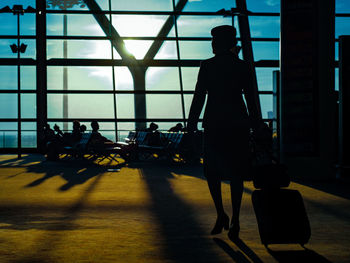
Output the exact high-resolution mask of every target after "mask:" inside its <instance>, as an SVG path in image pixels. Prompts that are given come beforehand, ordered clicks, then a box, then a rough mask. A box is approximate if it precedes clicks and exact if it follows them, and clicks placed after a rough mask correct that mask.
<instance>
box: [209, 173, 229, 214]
mask: <svg viewBox="0 0 350 263" xmlns="http://www.w3.org/2000/svg"><path fill="white" fill-rule="evenodd" d="M207 181H208V187H209V191H210V195H211V198H212V199H213V201H214V205H215V209H216V213H217V215H218V217H220V216H222V215H224V214H225V211H224V207H223V205H222V196H221V180H220V179H219V178H218V177H216V176H207Z"/></svg>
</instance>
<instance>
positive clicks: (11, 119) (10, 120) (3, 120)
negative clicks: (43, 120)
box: [0, 118, 37, 122]
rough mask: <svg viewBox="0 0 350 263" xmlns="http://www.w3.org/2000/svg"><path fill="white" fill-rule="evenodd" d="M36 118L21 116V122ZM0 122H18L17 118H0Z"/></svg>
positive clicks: (31, 120)
mask: <svg viewBox="0 0 350 263" xmlns="http://www.w3.org/2000/svg"><path fill="white" fill-rule="evenodd" d="M36 121H37V119H36V118H22V119H21V122H36ZM0 122H18V118H1V119H0Z"/></svg>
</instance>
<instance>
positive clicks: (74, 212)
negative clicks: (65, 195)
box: [12, 173, 103, 263]
mask: <svg viewBox="0 0 350 263" xmlns="http://www.w3.org/2000/svg"><path fill="white" fill-rule="evenodd" d="M102 176H103V174H102V173H100V174H96V175H95V178H94V180H93V181H92V182H91V183H90V184H89V185H88V186H87V187H86V189H85V190H84V191H83V192H82V194H81V196H80V198H79V199H78V200H77V201H76V202H75V203H74V205H72V206H71V207H68V208H67V209H65V210H64V211H63V213H62V216H61V217H60V221H59V222H58V223H56V224H54V225H48V227H47V228H46V230H47V231H46V232H44V234H43V235H42V236H40V237H38V239H37V240H38V241H37V242H33V246H32V248H31V249H30V254H28V255H21V258H20V259H18V260H15V261H12V262H13V263H52V262H56V260H55V259H54V258H52V257H51V252H52V251H54V250H55V249H56V247H57V245H58V244H59V243H60V240H61V239H62V238H64V236H65V230H74V229H75V228H76V225H75V221H76V219H77V218H78V217H79V214H80V213H81V212H82V210H83V209H84V205H85V202H86V200H87V199H88V197H89V195H90V194H91V193H92V192H93V191H94V190H95V188H96V186H97V185H98V183H99V181H100V180H101V178H102ZM54 230H56V231H55V232H52V231H54ZM57 230H58V231H59V232H57Z"/></svg>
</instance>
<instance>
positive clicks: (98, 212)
mask: <svg viewBox="0 0 350 263" xmlns="http://www.w3.org/2000/svg"><path fill="white" fill-rule="evenodd" d="M14 157H16V156H11V155H9V156H7V157H5V156H0V242H1V246H0V262H50V263H55V262H102V263H103V262H147V263H148V262H150V263H152V262H169V263H170V262H215V263H216V262H265V263H266V262H269V263H270V262H271V263H273V262H285V260H286V259H288V258H294V259H295V260H296V261H294V262H298V261H301V259H303V258H304V259H305V258H306V259H308V260H309V262H333V263H336V262H348V260H349V258H350V252H349V250H348V247H349V245H350V214H349V213H350V212H349V211H350V201H349V200H348V199H346V198H341V197H338V196H335V195H333V194H329V193H325V192H323V191H320V190H317V189H314V188H312V187H309V186H304V185H302V184H296V183H292V184H291V188H293V189H297V190H299V191H300V192H301V194H302V195H303V197H304V201H305V206H306V208H307V211H308V215H309V219H310V223H311V228H312V236H311V239H310V242H309V244H307V245H306V247H307V248H308V250H305V249H303V248H302V247H300V246H299V245H273V246H271V249H272V252H271V251H270V252H269V251H267V250H266V248H265V247H264V246H263V245H262V244H261V243H260V237H259V233H258V228H257V224H256V219H255V215H254V211H253V208H252V205H251V193H252V191H254V187H253V185H252V183H251V182H245V185H244V186H245V188H244V196H243V201H242V209H241V232H240V236H241V238H242V242H241V243H232V242H231V241H230V240H229V239H228V237H227V232H223V233H222V234H219V235H216V236H215V237H214V236H210V235H209V233H210V230H211V228H212V227H213V225H214V223H215V219H216V215H215V209H214V206H213V203H212V200H211V198H210V194H209V191H208V186H207V183H206V180H205V178H204V177H203V175H202V171H203V170H202V167H201V166H200V165H194V166H191V165H183V164H180V163H175V164H166V163H164V162H138V163H133V164H128V165H126V166H121V167H120V171H118V172H108V171H107V169H108V168H109V166H108V165H107V166H104V165H95V164H94V163H89V162H87V163H86V162H75V161H74V160H70V161H67V162H63V163H64V165H62V162H58V163H55V162H46V161H45V160H42V159H41V157H39V156H37V157H35V156H33V155H30V156H28V157H24V158H23V160H20V163H21V164H18V165H16V166H12V164H13V163H14V162H17V161H18V160H17V161H16V160H15V159H16V158H14ZM26 158H28V159H26ZM8 164H11V165H8ZM222 190H223V200H224V206H225V209H226V211H227V212H228V214H231V205H230V187H229V184H228V183H227V182H224V183H223V184H222ZM283 260H284V261H283ZM312 260H313V261H312ZM315 260H316V261H315Z"/></svg>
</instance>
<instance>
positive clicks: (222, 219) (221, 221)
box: [210, 214, 230, 235]
mask: <svg viewBox="0 0 350 263" xmlns="http://www.w3.org/2000/svg"><path fill="white" fill-rule="evenodd" d="M229 224H230V218H229V217H228V216H227V215H226V214H224V215H222V216H218V218H217V219H216V223H215V226H214V228H213V230H212V231H211V233H210V234H211V235H217V234H220V233H221V232H222V229H223V228H224V229H225V230H228V229H229Z"/></svg>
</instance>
